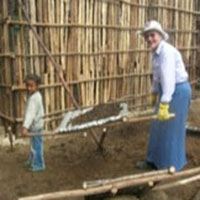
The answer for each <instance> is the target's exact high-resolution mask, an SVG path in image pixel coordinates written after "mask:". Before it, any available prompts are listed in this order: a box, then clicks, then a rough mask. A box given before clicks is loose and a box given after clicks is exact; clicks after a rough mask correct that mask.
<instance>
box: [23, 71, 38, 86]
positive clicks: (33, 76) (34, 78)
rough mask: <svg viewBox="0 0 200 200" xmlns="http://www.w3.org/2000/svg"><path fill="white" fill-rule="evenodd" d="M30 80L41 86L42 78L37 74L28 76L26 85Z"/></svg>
mask: <svg viewBox="0 0 200 200" xmlns="http://www.w3.org/2000/svg"><path fill="white" fill-rule="evenodd" d="M28 80H32V81H34V82H35V83H36V84H37V85H39V84H41V78H40V76H38V75H37V74H27V75H26V77H25V79H24V83H26V82H27V81H28Z"/></svg>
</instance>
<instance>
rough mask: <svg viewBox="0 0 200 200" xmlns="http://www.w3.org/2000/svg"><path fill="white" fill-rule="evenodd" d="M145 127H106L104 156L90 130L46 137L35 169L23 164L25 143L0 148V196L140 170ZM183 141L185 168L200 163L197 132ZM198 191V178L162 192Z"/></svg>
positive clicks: (187, 196) (12, 197)
mask: <svg viewBox="0 0 200 200" xmlns="http://www.w3.org/2000/svg"><path fill="white" fill-rule="evenodd" d="M199 109H200V108H199ZM149 126H150V124H149V123H141V124H140V123H139V124H127V125H123V126H122V125H121V126H116V127H113V128H110V129H109V130H108V136H107V137H106V139H105V144H104V146H105V148H106V151H107V153H106V154H105V155H104V156H102V155H100V154H98V153H97V152H96V145H95V144H94V143H93V141H92V140H91V139H90V134H89V133H88V136H87V137H85V136H84V135H83V134H73V135H68V136H65V137H58V138H55V139H54V138H52V139H48V140H45V142H44V146H45V161H46V170H45V171H43V172H37V173H32V172H29V171H28V170H27V169H26V168H24V167H23V162H24V161H25V160H26V158H27V155H28V152H29V146H17V147H15V150H14V152H10V151H9V149H8V148H1V149H0V161H1V164H0V200H16V199H18V198H19V197H24V196H29V195H36V194H41V193H48V192H54V191H61V190H66V189H67V190H68V189H72V188H81V186H82V182H83V181H85V180H94V179H101V178H112V177H118V176H122V175H128V174H135V173H139V172H142V171H141V170H138V169H137V168H136V162H137V161H138V160H143V159H145V154H146V146H147V142H148V137H149V134H148V132H149ZM97 132H100V130H97ZM186 141H187V158H188V164H187V166H186V168H190V167H195V166H199V165H200V148H199V146H200V133H188V134H187V140H186ZM198 190H200V182H196V183H193V184H190V185H187V186H181V187H178V188H174V189H170V190H167V191H166V192H167V194H168V195H169V196H170V197H173V198H174V197H177V198H179V199H182V200H191V198H192V197H193V196H194V195H195V193H196V192H197V191H198Z"/></svg>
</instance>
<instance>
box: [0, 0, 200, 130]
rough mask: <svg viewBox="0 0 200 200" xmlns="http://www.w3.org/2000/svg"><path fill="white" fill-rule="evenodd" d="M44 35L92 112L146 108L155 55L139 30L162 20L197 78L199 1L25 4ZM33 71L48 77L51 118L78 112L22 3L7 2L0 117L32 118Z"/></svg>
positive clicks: (1, 28) (0, 2) (1, 10)
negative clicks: (28, 86) (28, 95)
mask: <svg viewBox="0 0 200 200" xmlns="http://www.w3.org/2000/svg"><path fill="white" fill-rule="evenodd" d="M23 3H24V5H25V6H26V10H27V12H28V13H29V16H30V20H31V24H32V25H33V26H34V27H35V29H36V30H37V33H38V34H39V36H40V37H41V39H42V41H43V42H44V44H45V45H46V47H47V48H48V49H49V50H50V51H51V53H52V56H53V58H54V59H55V61H56V62H57V63H58V64H59V65H60V66H61V67H62V75H63V77H64V79H65V80H66V81H67V83H68V84H69V86H70V89H71V91H72V93H73V95H74V97H75V98H76V100H77V102H78V103H79V104H80V105H81V106H83V107H85V106H90V105H97V104H101V103H109V102H111V101H126V102H128V104H129V108H130V109H136V108H140V109H146V107H147V106H148V104H149V94H150V91H151V73H152V69H151V62H150V52H149V51H148V49H147V47H146V44H145V42H144V40H143V38H142V37H141V36H138V35H137V31H138V30H139V29H140V28H142V27H143V26H144V24H145V22H146V21H147V20H151V19H156V20H158V21H160V22H161V24H162V25H163V26H164V28H165V29H166V30H167V31H168V33H169V35H170V40H169V42H171V43H172V44H174V45H175V46H176V47H177V48H179V49H180V50H181V52H182V55H183V58H184V61H185V63H186V66H187V70H188V72H189V74H190V81H191V82H192V83H194V81H195V80H196V70H197V52H198V51H197V50H198V46H199V45H200V42H199V31H200V30H199V28H200V27H199V23H200V3H199V0H184V1H180V0H174V1H171V0H26V1H25V0H24V1H23ZM27 73H37V74H39V75H41V77H42V80H43V84H42V86H41V91H42V94H43V98H44V104H45V113H46V115H45V118H46V121H47V122H49V123H48V125H50V124H51V127H50V128H53V127H54V126H55V125H56V124H55V120H56V118H59V119H60V117H61V116H62V114H63V113H64V112H66V110H68V109H71V108H73V104H72V102H71V99H70V98H69V96H68V95H67V93H66V91H65V90H64V88H63V86H62V84H61V82H60V80H59V78H58V76H57V75H56V72H55V70H54V68H53V66H52V63H51V62H50V61H49V59H48V57H47V55H46V54H45V53H44V51H43V50H42V48H41V47H40V45H39V43H38V41H37V40H36V38H35V37H34V35H33V33H32V31H31V30H30V29H29V26H28V24H27V22H26V20H25V18H24V15H23V13H22V10H21V8H20V6H19V5H18V1H17V0H0V98H1V100H0V102H1V103H0V115H1V118H2V119H4V122H9V123H12V124H14V125H16V124H17V123H18V122H21V121H22V119H23V115H24V99H25V88H24V85H23V79H24V77H25V75H26V74H27Z"/></svg>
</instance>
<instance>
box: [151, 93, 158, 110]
mask: <svg viewBox="0 0 200 200" xmlns="http://www.w3.org/2000/svg"><path fill="white" fill-rule="evenodd" d="M157 102H158V95H157V94H156V93H153V94H152V95H151V106H152V107H155V106H156V104H157Z"/></svg>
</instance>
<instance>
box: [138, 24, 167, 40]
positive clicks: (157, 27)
mask: <svg viewBox="0 0 200 200" xmlns="http://www.w3.org/2000/svg"><path fill="white" fill-rule="evenodd" d="M149 31H157V32H159V33H160V34H161V35H162V37H163V39H164V40H168V38H169V35H168V34H167V33H166V32H165V31H164V30H163V28H162V26H161V25H160V23H159V22H157V21H155V20H152V21H149V22H147V23H146V24H145V27H144V29H143V30H142V31H140V32H139V33H140V34H141V35H143V36H144V35H145V33H147V32H149Z"/></svg>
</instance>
